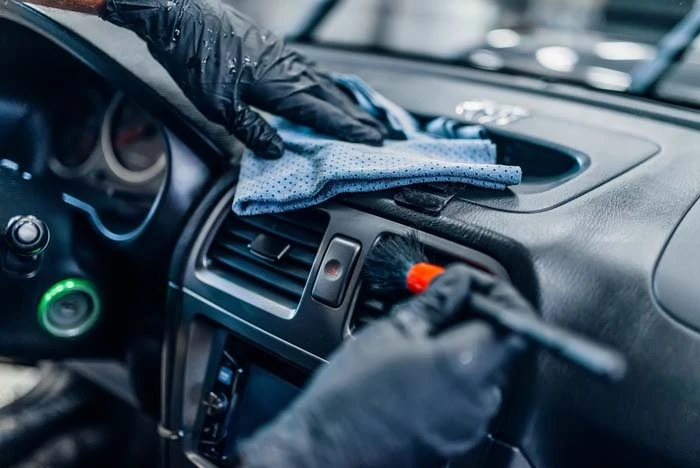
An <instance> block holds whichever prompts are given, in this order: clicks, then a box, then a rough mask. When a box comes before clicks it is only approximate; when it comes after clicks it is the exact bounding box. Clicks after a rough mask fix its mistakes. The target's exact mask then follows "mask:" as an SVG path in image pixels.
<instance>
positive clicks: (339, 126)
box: [102, 0, 386, 158]
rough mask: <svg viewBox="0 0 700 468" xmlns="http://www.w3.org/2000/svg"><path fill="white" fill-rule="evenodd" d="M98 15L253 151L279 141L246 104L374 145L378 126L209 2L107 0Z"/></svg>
mask: <svg viewBox="0 0 700 468" xmlns="http://www.w3.org/2000/svg"><path fill="white" fill-rule="evenodd" d="M102 16H103V18H104V19H106V20H108V21H110V22H112V23H114V24H117V25H119V26H123V27H126V28H129V29H131V30H133V31H134V32H136V33H137V34H138V35H139V36H140V37H141V38H143V39H144V40H145V41H146V42H147V43H148V46H149V49H150V51H151V54H152V55H153V56H154V57H155V59H156V60H158V62H160V63H161V64H162V65H163V66H164V67H165V69H166V70H167V71H168V72H169V73H170V75H171V76H172V77H173V79H174V80H175V81H176V82H177V83H178V85H179V86H180V88H182V90H183V92H184V93H185V95H186V96H187V97H188V98H189V99H190V100H191V101H192V102H193V103H194V104H195V105H196V106H197V108H198V109H199V110H200V111H201V112H202V113H203V114H204V115H205V116H206V117H207V118H208V119H210V120H212V121H214V122H217V123H220V124H222V125H224V126H225V127H226V129H228V130H229V131H230V132H231V133H232V134H233V135H235V136H236V137H237V138H238V139H239V140H241V141H242V142H243V143H244V144H245V145H247V146H248V147H249V148H250V149H251V150H253V151H254V152H255V153H256V154H257V155H259V156H262V157H267V158H276V157H279V156H281V155H282V152H283V143H282V139H281V138H280V137H279V135H277V132H276V131H275V130H274V128H272V127H271V126H270V124H269V123H267V122H266V121H265V120H264V119H263V118H262V117H261V116H260V115H259V114H257V113H256V112H254V111H252V110H251V109H250V107H249V106H254V107H257V108H259V109H262V110H264V111H266V112H270V113H272V114H277V115H279V116H282V117H284V118H286V119H288V120H290V121H292V122H295V123H298V124H301V125H307V126H309V127H312V128H314V129H315V130H317V131H319V132H321V133H326V134H328V135H331V136H334V137H336V138H339V139H342V140H346V141H351V142H356V143H366V144H371V145H380V144H381V143H382V139H383V135H384V133H385V132H386V130H385V129H384V127H383V125H382V124H380V123H379V122H377V121H376V120H375V119H374V118H372V117H371V116H370V115H369V114H367V113H366V112H364V111H362V110H361V109H360V108H359V107H357V105H356V104H355V103H354V102H352V101H351V100H350V98H349V97H347V96H346V95H345V94H344V93H343V92H342V91H341V90H340V89H339V88H338V87H337V86H336V85H335V83H333V82H332V81H331V80H330V79H329V78H328V77H327V76H325V75H324V74H322V73H321V72H319V71H317V70H315V69H314V67H313V66H312V65H311V64H310V63H309V62H308V61H306V60H305V59H304V58H303V57H302V56H301V55H299V54H298V53H296V52H294V51H293V50H291V49H289V48H288V47H287V46H286V45H285V44H284V42H283V41H282V40H281V39H279V38H277V37H275V36H274V35H273V34H272V33H271V32H269V31H267V30H265V29H262V28H259V27H258V26H256V25H255V24H253V22H252V21H251V20H250V19H248V18H247V17H245V16H243V15H241V14H240V13H238V12H237V11H235V10H234V9H232V8H230V7H227V6H224V5H222V4H221V3H220V2H219V1H217V0H172V1H169V0H107V4H106V7H105V10H104V12H103V15H102Z"/></svg>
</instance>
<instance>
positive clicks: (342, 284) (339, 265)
mask: <svg viewBox="0 0 700 468" xmlns="http://www.w3.org/2000/svg"><path fill="white" fill-rule="evenodd" d="M360 248H361V246H360V244H359V243H358V242H356V241H354V240H352V239H348V238H346V237H342V236H336V237H334V238H333V239H331V242H330V244H328V249H327V250H326V253H325V254H324V256H323V260H321V268H319V272H318V276H316V281H315V282H314V287H313V289H312V290H311V296H312V297H313V298H314V299H316V300H317V301H319V302H321V303H323V304H326V305H327V306H330V307H338V306H339V305H340V304H341V303H342V302H343V299H344V298H345V290H346V289H347V286H348V282H349V281H350V277H351V276H352V273H353V268H355V263H356V262H357V256H358V255H359V253H360Z"/></svg>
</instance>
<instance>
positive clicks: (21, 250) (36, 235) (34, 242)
mask: <svg viewBox="0 0 700 468" xmlns="http://www.w3.org/2000/svg"><path fill="white" fill-rule="evenodd" d="M49 238H50V234H49V228H48V226H47V225H46V223H44V222H43V221H42V220H40V219H39V218H37V217H35V216H15V217H14V218H12V219H10V221H9V222H8V223H7V227H6V228H5V242H6V243H7V246H8V247H9V248H10V250H11V251H12V252H13V253H14V254H16V255H20V256H27V257H29V256H35V255H39V254H41V253H42V252H43V251H44V250H45V249H46V247H47V246H48V245H49Z"/></svg>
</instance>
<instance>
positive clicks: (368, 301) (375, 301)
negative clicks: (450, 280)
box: [349, 244, 488, 333]
mask: <svg viewBox="0 0 700 468" xmlns="http://www.w3.org/2000/svg"><path fill="white" fill-rule="evenodd" d="M423 249H424V252H425V255H426V257H427V258H428V260H429V261H430V262H432V263H435V264H437V265H449V264H451V263H454V262H464V263H467V264H470V265H471V266H473V267H475V268H477V269H480V270H484V271H488V270H487V269H486V268H485V267H483V266H482V265H480V264H478V263H477V262H475V261H473V260H472V259H470V258H469V256H464V257H462V256H457V255H455V254H454V253H452V254H448V253H446V252H445V251H443V250H439V249H436V248H433V247H431V246H428V245H425V244H424V245H423ZM410 297H411V294H410V293H408V292H406V293H397V292H396V291H391V292H389V293H387V292H385V291H377V290H374V289H372V288H370V287H369V286H368V285H367V284H362V286H360V290H359V292H358V295H357V300H356V301H355V307H354V309H353V311H352V314H351V315H350V322H349V329H350V332H351V333H354V332H357V331H359V330H360V329H361V328H362V327H364V326H366V325H368V324H370V323H372V322H374V321H375V320H377V319H380V318H382V317H385V316H386V315H388V314H389V312H390V311H391V308H392V307H393V306H394V305H395V304H397V303H398V302H400V301H402V300H405V299H408V298H410Z"/></svg>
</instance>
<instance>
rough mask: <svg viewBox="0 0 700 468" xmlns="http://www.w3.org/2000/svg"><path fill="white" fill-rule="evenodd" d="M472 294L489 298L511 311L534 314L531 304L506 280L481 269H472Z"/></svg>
mask: <svg viewBox="0 0 700 468" xmlns="http://www.w3.org/2000/svg"><path fill="white" fill-rule="evenodd" d="M472 288H473V291H474V294H481V295H483V296H486V297H488V299H489V300H491V301H493V302H495V303H496V304H500V305H502V306H503V307H507V308H509V309H511V310H513V311H516V312H521V313H529V314H534V308H533V307H532V305H531V304H530V303H529V302H528V301H527V300H526V299H525V298H524V297H523V296H522V295H521V294H520V292H518V290H517V289H515V287H514V286H513V285H512V284H510V283H509V282H507V281H504V280H502V279H500V278H497V277H495V276H491V275H489V274H487V273H484V272H481V271H474V274H473V277H472Z"/></svg>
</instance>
